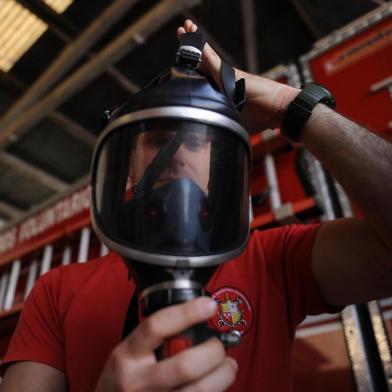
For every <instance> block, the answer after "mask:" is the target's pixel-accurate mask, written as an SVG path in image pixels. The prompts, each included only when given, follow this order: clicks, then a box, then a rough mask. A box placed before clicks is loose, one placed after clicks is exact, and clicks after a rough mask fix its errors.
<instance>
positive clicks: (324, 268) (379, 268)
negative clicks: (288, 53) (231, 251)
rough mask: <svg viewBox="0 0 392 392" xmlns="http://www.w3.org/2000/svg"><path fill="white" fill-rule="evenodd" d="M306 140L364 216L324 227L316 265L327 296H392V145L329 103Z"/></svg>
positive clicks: (345, 299) (346, 300) (351, 299)
mask: <svg viewBox="0 0 392 392" xmlns="http://www.w3.org/2000/svg"><path fill="white" fill-rule="evenodd" d="M301 142H302V143H303V144H304V146H305V147H306V148H308V149H309V150H310V151H311V152H312V153H313V154H314V155H315V156H316V157H317V158H318V159H319V160H320V161H321V162H322V163H323V164H324V165H325V166H326V168H327V169H328V170H329V172H330V173H331V174H332V175H333V176H334V177H335V178H336V179H337V180H338V181H339V183H340V184H341V185H342V186H343V187H344V189H345V191H346V192H347V193H348V195H349V196H350V198H351V200H353V201H354V202H355V203H356V205H357V206H358V207H359V208H360V210H361V212H362V213H363V215H364V217H363V218H361V219H355V218H354V219H341V220H338V221H335V222H328V223H325V224H324V225H322V227H321V228H320V231H319V233H318V235H317V237H316V241H315V244H314V249H313V256H312V264H313V269H314V272H315V275H316V279H317V282H318V285H319V288H320V292H321V295H322V297H323V300H324V301H325V302H326V303H327V304H341V305H342V304H350V303H361V302H367V301H369V300H373V299H376V298H383V297H388V296H392V198H391V195H392V144H391V143H390V142H388V141H387V140H385V139H383V138H382V137H380V136H377V135H376V134H374V133H372V132H370V131H368V130H367V129H365V128H364V127H361V126H360V125H358V124H356V123H354V122H352V121H351V120H349V119H347V118H345V117H343V116H341V115H340V114H338V113H336V112H334V111H332V110H331V109H329V108H327V107H326V106H324V105H317V106H316V107H315V110H314V113H313V114H312V116H311V118H310V120H309V121H308V123H307V124H306V126H305V128H304V132H303V136H302V139H301Z"/></svg>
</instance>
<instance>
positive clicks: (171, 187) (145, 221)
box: [92, 33, 250, 354]
mask: <svg viewBox="0 0 392 392" xmlns="http://www.w3.org/2000/svg"><path fill="white" fill-rule="evenodd" d="M203 46H204V42H203V39H202V37H201V35H200V34H198V33H186V34H183V35H182V36H181V37H180V48H179V51H178V53H177V61H176V64H175V65H174V66H172V67H170V68H169V69H168V70H166V71H164V72H163V73H162V74H161V75H159V76H158V77H157V78H155V79H154V80H153V81H152V82H151V83H150V84H149V85H148V86H147V87H146V88H144V89H143V90H142V91H140V92H139V93H137V94H135V95H134V96H132V97H131V98H130V99H129V101H128V102H126V103H125V104H123V105H121V107H119V108H117V109H115V110H114V111H112V112H110V113H109V115H108V122H107V125H106V127H105V129H104V130H103V132H102V134H101V136H100V138H99V140H98V143H97V146H96V149H95V152H94V158H93V165H92V218H93V226H94V229H95V231H96V233H97V235H98V237H99V238H100V240H101V241H102V242H104V243H105V244H106V245H107V246H108V247H109V248H110V249H112V250H114V251H116V252H117V253H119V254H120V255H122V256H123V258H124V260H125V261H126V263H127V265H128V267H129V269H130V271H131V274H132V276H133V277H134V279H135V282H136V286H137V289H138V293H139V297H140V301H141V304H142V308H143V309H142V310H143V312H142V313H143V314H144V315H149V314H151V313H152V312H154V311H156V310H158V309H160V308H162V307H164V306H168V305H172V304H176V303H181V302H184V301H188V300H190V299H192V298H195V297H197V296H200V295H204V294H205V293H204V286H205V284H206V283H207V282H208V280H209V278H210V277H211V275H212V273H213V272H214V270H215V269H216V267H217V266H218V265H219V264H221V263H224V262H226V261H228V260H231V259H233V258H234V257H236V256H237V255H239V254H240V253H241V252H242V250H243V249H244V247H245V246H246V243H247V240H248V236H249V205H248V201H249V165H250V147H249V139H248V134H247V132H246V130H245V129H244V128H243V126H242V124H241V118H240V114H239V110H238V109H239V106H241V105H242V103H243V101H244V81H243V80H241V81H240V82H237V83H236V82H235V80H234V71H233V70H232V69H231V68H230V67H228V66H227V65H225V64H223V66H222V72H221V75H222V82H223V86H224V90H225V92H224V93H222V92H220V91H219V89H218V88H217V86H216V85H215V83H214V82H212V81H211V80H209V79H208V78H206V77H205V76H204V75H202V74H201V73H200V72H199V71H198V65H199V63H200V61H201V53H202V48H203ZM211 334H212V332H211V331H209V330H208V329H207V327H206V326H199V327H197V328H196V329H194V330H193V331H192V332H191V338H190V339H191V343H192V344H195V343H198V342H200V341H203V340H205V339H206V338H208V335H211ZM223 340H226V342H228V341H230V340H236V337H235V336H234V335H231V336H229V335H226V336H225V337H223ZM169 354H170V353H169Z"/></svg>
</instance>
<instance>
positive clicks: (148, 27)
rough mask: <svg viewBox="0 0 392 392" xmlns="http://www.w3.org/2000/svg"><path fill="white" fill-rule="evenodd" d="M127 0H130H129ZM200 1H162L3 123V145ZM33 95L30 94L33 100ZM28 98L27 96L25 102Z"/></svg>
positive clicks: (0, 139)
mask: <svg viewBox="0 0 392 392" xmlns="http://www.w3.org/2000/svg"><path fill="white" fill-rule="evenodd" d="M117 1H119V0H117ZM127 1H128V2H129V0H127ZM199 2H200V0H182V1H178V0H163V1H161V2H159V3H158V4H157V5H156V6H155V7H153V8H152V9H150V10H149V11H148V12H147V13H146V14H145V15H144V16H142V17H141V18H140V19H138V20H137V21H136V22H135V23H133V24H132V25H131V26H130V27H128V28H127V29H126V30H125V31H124V32H123V33H122V34H120V35H119V36H118V37H116V38H115V39H114V40H113V41H112V42H111V43H109V44H108V45H107V46H106V47H105V48H103V49H102V50H101V51H100V52H99V53H97V55H96V56H95V57H94V58H92V59H90V60H89V61H88V62H86V63H85V64H83V65H81V66H80V67H79V68H78V69H77V70H75V71H74V72H73V73H72V74H71V75H70V76H69V77H68V78H67V79H65V80H64V81H62V82H61V83H60V84H59V85H58V86H57V87H55V88H54V89H53V90H52V91H51V92H50V93H48V94H47V95H46V96H45V97H43V98H42V99H41V100H40V101H38V102H37V103H36V104H34V105H33V106H32V107H30V108H29V109H27V111H25V112H24V115H23V116H18V117H17V118H13V116H12V118H13V121H12V122H11V123H9V124H7V125H6V126H4V123H0V145H2V146H4V145H6V144H7V143H9V142H10V141H12V139H15V138H17V137H18V136H20V135H21V134H22V133H24V132H27V130H28V129H31V127H33V126H34V125H36V124H37V123H38V122H39V121H41V120H42V119H43V118H44V117H46V116H47V115H48V114H49V113H50V112H51V111H52V110H54V109H56V108H57V107H58V106H60V105H61V104H62V103H64V102H65V101H66V100H67V99H68V98H69V97H70V96H72V95H73V94H75V93H76V92H77V91H80V90H81V89H82V88H83V87H84V86H86V85H88V84H89V83H90V82H91V81H92V80H94V79H95V78H96V77H97V76H98V75H100V74H101V73H102V72H104V70H105V69H106V68H107V67H108V66H109V65H111V64H113V63H115V62H117V61H119V60H120V59H121V58H123V57H124V56H125V55H126V54H127V53H129V51H131V50H133V49H134V48H135V47H136V46H138V45H139V43H140V42H141V41H143V40H145V39H146V38H147V37H149V36H150V35H151V34H153V33H154V32H155V31H157V30H158V29H159V28H161V27H162V26H163V25H164V24H165V23H167V21H168V20H170V19H171V18H172V17H173V16H175V15H178V13H179V12H181V11H183V9H184V8H188V7H192V6H194V5H196V4H198V3H199ZM94 23H95V22H94ZM100 23H103V24H104V23H105V22H104V21H102V20H101V21H100ZM173 34H174V32H173ZM56 63H57V61H56ZM57 66H58V67H60V66H61V63H58V65H57ZM57 66H56V67H57ZM26 95H27V94H26ZM30 97H31V96H29V97H28V100H29V101H30ZM22 99H23V98H22ZM26 101H27V99H26V100H25V102H24V103H23V105H24V104H25V103H26ZM18 106H19V105H18ZM8 118H9V117H8Z"/></svg>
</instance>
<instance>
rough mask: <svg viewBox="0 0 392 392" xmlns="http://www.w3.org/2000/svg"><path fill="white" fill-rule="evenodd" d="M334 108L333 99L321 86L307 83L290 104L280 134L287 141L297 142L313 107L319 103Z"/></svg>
mask: <svg viewBox="0 0 392 392" xmlns="http://www.w3.org/2000/svg"><path fill="white" fill-rule="evenodd" d="M319 102H321V103H324V104H325V105H327V106H329V107H331V108H334V107H335V99H334V98H333V96H332V94H331V93H330V92H329V91H328V90H327V89H326V88H325V87H323V86H320V85H319V84H316V83H308V84H306V85H305V86H303V88H302V90H301V92H300V93H299V94H298V95H297V96H296V97H295V98H294V99H293V100H292V101H291V102H290V104H289V106H288V108H287V112H286V114H285V116H284V118H283V121H282V127H281V132H282V133H283V134H284V135H285V136H287V137H288V138H289V139H291V140H293V141H295V142H298V141H299V139H300V136H301V133H302V129H303V127H304V125H305V123H306V121H307V120H308V119H309V117H310V116H311V115H312V112H313V109H314V107H315V106H316V105H317V104H318V103H319Z"/></svg>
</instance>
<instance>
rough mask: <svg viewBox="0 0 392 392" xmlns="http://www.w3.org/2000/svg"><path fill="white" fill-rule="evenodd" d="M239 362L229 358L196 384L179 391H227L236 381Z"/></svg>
mask: <svg viewBox="0 0 392 392" xmlns="http://www.w3.org/2000/svg"><path fill="white" fill-rule="evenodd" d="M237 369H238V365H237V362H236V361H235V360H234V359H232V358H229V357H227V358H226V359H225V360H224V361H223V363H222V364H221V365H220V366H219V367H217V368H216V369H214V370H213V371H212V372H211V373H209V374H207V375H206V376H205V377H202V378H201V379H200V380H198V381H197V382H195V383H192V384H190V385H187V386H184V387H183V388H181V389H178V391H180V392H196V391H214V392H221V391H225V390H226V389H227V388H228V387H229V386H230V385H231V384H232V383H233V382H234V380H235V377H236V374H237Z"/></svg>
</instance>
